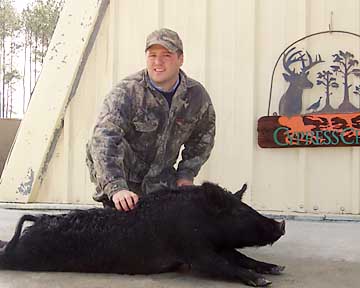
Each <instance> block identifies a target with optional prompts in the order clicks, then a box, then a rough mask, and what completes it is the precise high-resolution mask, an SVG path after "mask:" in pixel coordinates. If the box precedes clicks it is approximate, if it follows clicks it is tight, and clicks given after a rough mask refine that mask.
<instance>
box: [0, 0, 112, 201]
mask: <svg viewBox="0 0 360 288" xmlns="http://www.w3.org/2000/svg"><path fill="white" fill-rule="evenodd" d="M108 3H109V0H103V1H98V0H83V1H66V3H65V6H64V8H63V11H62V13H61V16H60V19H59V22H58V25H57V27H56V30H55V32H54V36H53V38H52V41H51V44H50V47H49V50H48V53H47V55H46V58H45V63H44V66H43V69H42V72H41V74H40V77H39V80H38V82H37V84H36V87H35V90H34V93H33V97H32V99H31V102H30V105H29V109H28V111H27V113H26V115H25V117H24V119H23V121H22V123H21V126H20V129H19V133H18V135H17V139H16V142H15V145H14V148H13V151H12V153H11V155H10V158H9V162H8V165H7V166H6V167H5V170H4V173H3V174H2V178H1V184H0V201H17V202H31V201H32V200H33V199H34V198H35V197H36V193H37V191H38V190H39V187H40V185H41V183H42V181H43V179H44V175H45V174H46V171H47V168H48V165H49V163H50V160H51V158H52V155H53V153H54V151H55V147H56V143H57V141H58V139H59V137H60V135H61V132H62V129H63V126H64V115H65V112H66V108H67V106H68V104H69V102H70V100H71V98H72V97H73V96H74V95H75V93H76V90H77V86H78V83H79V81H80V78H81V75H82V72H83V69H84V67H85V63H86V61H87V57H88V55H89V53H90V51H91V49H92V44H93V43H94V41H95V38H96V31H97V28H98V26H99V25H100V23H99V20H101V19H102V15H103V13H104V11H105V10H106V8H107V5H108ZM100 22H101V21H100Z"/></svg>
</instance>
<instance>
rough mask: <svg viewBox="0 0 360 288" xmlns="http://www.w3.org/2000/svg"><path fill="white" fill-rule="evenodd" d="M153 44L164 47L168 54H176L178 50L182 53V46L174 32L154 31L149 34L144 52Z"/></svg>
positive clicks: (165, 29) (166, 30) (163, 29)
mask: <svg viewBox="0 0 360 288" xmlns="http://www.w3.org/2000/svg"><path fill="white" fill-rule="evenodd" d="M155 44H159V45H161V46H164V47H165V48H166V49H168V50H169V51H170V52H177V51H179V50H180V51H181V52H183V45H182V41H181V39H180V37H179V35H178V34H177V33H176V32H175V31H172V30H170V29H167V28H162V29H159V30H155V31H154V32H152V33H150V34H149V36H148V37H147V38H146V47H145V51H146V50H148V49H149V47H150V46H152V45H155Z"/></svg>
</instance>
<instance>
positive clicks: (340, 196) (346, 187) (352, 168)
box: [32, 0, 360, 214]
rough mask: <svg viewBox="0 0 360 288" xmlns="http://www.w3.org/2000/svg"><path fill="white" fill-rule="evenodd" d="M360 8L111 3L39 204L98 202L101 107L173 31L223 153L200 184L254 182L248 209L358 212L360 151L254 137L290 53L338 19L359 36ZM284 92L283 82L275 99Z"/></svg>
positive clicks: (265, 1) (239, 0)
mask: <svg viewBox="0 0 360 288" xmlns="http://www.w3.org/2000/svg"><path fill="white" fill-rule="evenodd" d="M359 5H360V4H359V2H358V1H357V0H348V1H336V0H317V1H309V0H302V1H299V0H298V1H287V0H272V1H269V0H256V1H254V0H227V1H221V0H207V1H206V0H199V1H190V0H182V1H178V0H167V1H164V0H158V1H148V0H116V1H114V0H113V1H111V2H110V6H109V8H108V11H107V15H106V17H105V20H104V21H103V24H102V28H101V31H100V33H99V35H98V38H97V40H96V45H95V47H94V49H93V51H92V54H91V55H90V57H89V60H88V63H87V66H86V69H85V73H84V74H83V76H82V80H81V82H80V86H79V89H78V91H77V94H76V95H75V97H74V99H73V100H72V102H71V104H70V106H69V109H68V110H67V112H66V113H67V114H66V117H65V126H64V130H63V134H62V135H61V137H60V139H59V141H58V145H57V148H56V151H55V153H54V157H53V159H52V161H51V164H50V167H49V170H48V173H47V175H46V178H45V179H44V182H43V185H42V186H41V188H40V190H39V191H33V192H35V193H36V197H34V198H32V200H33V201H40V202H49V201H50V202H53V201H55V202H81V203H89V202H91V199H90V195H91V193H92V192H93V190H94V187H93V186H92V184H91V183H89V176H88V171H87V168H86V167H85V161H84V158H85V154H84V147H85V143H86V140H87V139H88V138H89V137H90V135H91V130H92V127H93V124H94V121H95V119H96V115H97V113H98V110H99V106H100V104H101V102H102V99H103V97H104V95H105V94H106V93H107V92H108V91H109V90H110V88H111V86H112V85H114V84H115V83H116V82H117V81H119V80H120V79H121V78H123V77H125V76H126V75H128V74H130V73H133V72H135V71H137V70H139V69H142V68H143V67H144V65H145V58H144V42H145V38H146V36H147V34H148V33H150V32H151V31H152V30H154V29H156V28H159V27H168V28H171V29H174V30H176V31H177V32H178V33H179V34H180V36H181V37H182V39H183V42H184V50H185V64H184V67H183V68H184V70H185V72H186V73H187V74H188V75H189V76H191V77H193V78H195V79H198V80H199V81H201V82H202V83H203V84H204V85H205V87H206V88H207V89H208V91H209V93H210V95H211V97H212V99H213V102H214V105H215V108H216V112H217V136H216V137H217V138H216V145H215V148H214V151H213V154H212V155H211V158H210V160H209V161H208V162H207V163H206V165H205V167H204V168H203V170H202V171H201V174H200V176H199V177H198V182H201V181H202V180H204V179H206V180H211V181H215V182H218V183H220V184H222V185H223V186H225V187H227V188H229V189H233V190H235V189H237V188H239V187H240V186H241V185H242V183H243V182H248V184H249V186H250V192H249V193H248V194H247V196H246V197H247V200H248V201H251V202H252V204H253V205H255V207H257V208H260V209H267V210H280V211H301V212H324V213H342V212H344V213H354V214H358V213H360V208H359V207H360V196H359V195H360V189H359V188H360V185H359V184H360V183H359V172H360V171H359V170H360V157H359V156H360V155H359V154H360V153H359V148H326V149H324V148H319V149H306V148H301V149H261V148H259V146H258V145H257V132H256V128H257V119H258V118H259V117H261V116H264V115H266V113H267V105H268V99H269V89H270V79H271V73H272V69H273V67H274V64H275V61H276V59H277V57H278V56H279V55H280V53H281V52H282V51H283V49H284V48H285V47H286V46H287V45H289V44H290V43H291V42H293V41H295V40H297V39H299V38H301V37H303V36H305V35H308V34H311V33H314V32H318V31H323V30H327V29H328V25H329V23H330V15H331V11H333V18H332V23H333V28H334V29H336V30H347V31H351V32H355V33H359V20H360V19H359V15H360V7H359ZM322 45H326V43H322ZM357 51H358V50H357ZM358 56H359V55H358ZM49 77H50V76H49ZM286 86H287V85H286V83H285V82H284V81H283V82H282V83H279V84H278V86H277V87H276V88H275V92H278V93H279V91H280V90H281V89H284V88H286ZM277 89H278V90H277ZM59 175H60V176H59ZM64 191H66V193H64ZM314 208H315V209H316V210H314Z"/></svg>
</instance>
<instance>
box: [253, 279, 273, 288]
mask: <svg viewBox="0 0 360 288" xmlns="http://www.w3.org/2000/svg"><path fill="white" fill-rule="evenodd" d="M249 284H250V285H251V286H254V287H265V286H269V285H270V284H271V281H269V280H267V279H265V278H257V279H256V280H255V282H253V281H250V283H249Z"/></svg>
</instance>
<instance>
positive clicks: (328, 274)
mask: <svg viewBox="0 0 360 288" xmlns="http://www.w3.org/2000/svg"><path fill="white" fill-rule="evenodd" d="M24 213H28V211H20V210H8V209H0V239H2V240H9V239H10V238H11V236H12V234H13V231H14V228H15V225H16V222H17V220H18V218H19V217H20V216H21V215H22V214H24ZM31 213H34V212H31ZM242 252H244V253H245V254H247V255H248V256H251V257H254V258H256V259H258V260H263V261H268V262H274V263H277V264H280V265H285V266H286V270H285V271H284V273H283V274H282V275H280V276H267V278H268V279H269V280H271V281H272V282H273V284H272V287H278V288H285V287H286V288H288V287H291V288H298V287H299V288H300V287H311V288H321V287H324V288H325V287H326V288H330V287H336V288H339V287H341V288H345V287H353V288H355V287H360V222H339V221H338V222H325V221H297V220H288V221H287V228H286V235H285V236H284V237H283V238H281V239H280V240H279V241H278V242H277V243H275V244H274V245H273V246H271V247H262V248H257V249H245V250H243V251H242ZM20 287H21V288H23V287H26V288H45V287H46V288H48V287H52V288H62V287H64V288H65V287H66V288H70V287H71V288H85V287H86V288H100V287H101V288H104V287H106V288H112V287H114V288H115V287H117V288H119V287H121V288H126V287H131V288H137V287H139V288H140V287H154V288H155V287H156V288H161V287H167V288H168V287H178V288H188V287H200V288H202V287H204V288H205V287H206V288H212V287H214V288H215V287H219V288H220V287H221V288H230V287H246V286H245V285H243V284H241V283H236V282H227V281H221V280H214V279H209V278H205V277H201V276H199V275H191V274H190V273H188V272H179V273H166V274H160V275H151V276H128V275H115V274H80V273H32V272H18V271H0V288H20Z"/></svg>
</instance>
